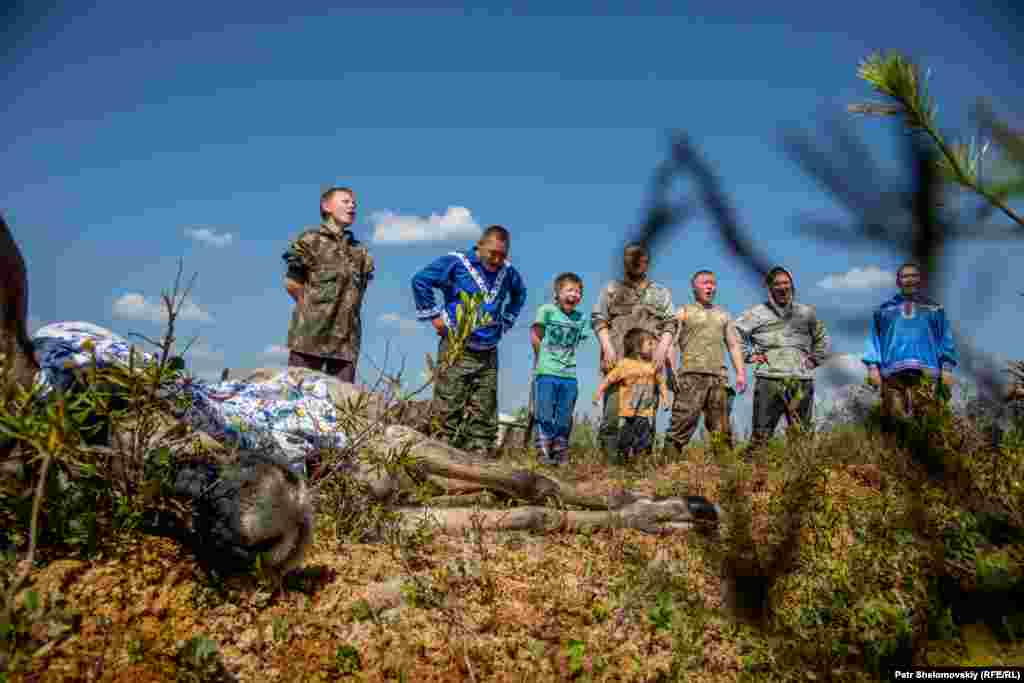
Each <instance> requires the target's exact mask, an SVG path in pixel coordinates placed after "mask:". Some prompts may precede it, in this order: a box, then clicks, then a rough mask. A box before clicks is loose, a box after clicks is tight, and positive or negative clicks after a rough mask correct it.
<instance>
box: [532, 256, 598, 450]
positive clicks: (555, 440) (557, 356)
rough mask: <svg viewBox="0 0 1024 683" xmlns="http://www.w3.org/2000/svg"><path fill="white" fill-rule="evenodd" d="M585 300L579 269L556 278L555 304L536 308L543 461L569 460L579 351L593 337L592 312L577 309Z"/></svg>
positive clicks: (536, 391) (536, 376)
mask: <svg viewBox="0 0 1024 683" xmlns="http://www.w3.org/2000/svg"><path fill="white" fill-rule="evenodd" d="M582 299H583V280H581V279H580V276H579V275H576V274H575V273H562V274H561V275H559V276H558V277H557V278H555V302H554V303H553V304H542V305H541V306H539V307H538V308H537V318H536V319H535V320H534V322H533V327H531V328H530V343H532V344H533V352H534V354H535V355H536V365H535V367H536V369H535V371H534V380H533V391H534V394H533V399H534V401H533V402H534V419H535V420H536V425H537V451H538V460H539V461H540V463H541V464H543V465H560V464H562V463H564V462H566V461H567V460H568V452H569V431H570V430H571V429H572V416H573V410H574V409H575V407H576V396H577V394H578V393H579V392H578V388H577V385H576V349H577V347H579V345H580V344H581V343H583V341H584V340H585V339H588V338H589V337H591V336H592V333H591V331H590V323H589V321H588V319H587V316H585V315H583V314H582V313H580V312H579V311H577V310H576V307H577V306H578V305H579V303H580V301H582Z"/></svg>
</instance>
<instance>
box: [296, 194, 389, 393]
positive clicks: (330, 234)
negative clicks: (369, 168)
mask: <svg viewBox="0 0 1024 683" xmlns="http://www.w3.org/2000/svg"><path fill="white" fill-rule="evenodd" d="M355 219H356V195H355V192H353V191H352V190H351V189H349V188H347V187H332V188H330V189H329V190H327V191H326V192H324V193H323V194H322V195H321V196H320V225H319V226H317V227H313V228H309V229H307V230H305V231H304V232H302V233H301V234H300V235H299V236H298V237H296V238H295V239H294V240H292V242H291V243H290V244H289V246H288V250H287V251H286V252H285V253H284V254H283V255H282V258H283V259H284V261H285V263H286V264H287V266H288V272H287V274H286V275H285V281H284V283H285V289H286V290H288V294H289V295H290V296H291V297H292V299H294V300H295V308H294V310H293V311H292V319H291V323H290V324H289V325H288V349H289V354H288V365H289V367H300V368H309V369H310V370H319V371H322V372H325V373H327V374H328V375H333V376H334V377H337V378H338V379H340V380H341V381H343V382H350V383H354V382H355V381H356V364H357V363H358V361H359V350H360V345H361V343H362V334H363V324H362V318H361V314H362V307H363V296H364V295H365V293H366V288H367V286H368V285H369V284H370V281H371V280H372V279H373V272H374V265H373V257H372V256H370V253H369V251H367V249H366V247H365V246H363V244H362V243H361V242H360V241H359V240H357V239H356V238H355V235H354V234H353V233H352V231H351V230H350V229H349V228H350V227H351V225H352V223H354V222H355Z"/></svg>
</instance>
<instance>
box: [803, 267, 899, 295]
mask: <svg viewBox="0 0 1024 683" xmlns="http://www.w3.org/2000/svg"><path fill="white" fill-rule="evenodd" d="M895 282H896V273H892V272H889V271H888V270H882V269H881V268H879V267H878V266H868V267H867V268H852V269H850V270H849V271H847V272H845V273H839V274H837V275H829V276H828V277H826V278H825V279H824V280H822V281H821V282H819V283H818V286H819V287H821V288H822V289H880V288H882V287H888V286H894V285H895Z"/></svg>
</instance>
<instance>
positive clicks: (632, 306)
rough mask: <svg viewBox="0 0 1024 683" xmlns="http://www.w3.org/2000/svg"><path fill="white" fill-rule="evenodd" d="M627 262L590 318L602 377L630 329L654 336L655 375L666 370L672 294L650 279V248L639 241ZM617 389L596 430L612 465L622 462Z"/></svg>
mask: <svg viewBox="0 0 1024 683" xmlns="http://www.w3.org/2000/svg"><path fill="white" fill-rule="evenodd" d="M623 260H624V266H625V267H624V274H625V277H624V279H622V280H612V281H611V282H609V283H608V284H607V285H605V287H604V289H603V290H601V294H600V296H599V298H598V300H597V303H596V304H594V309H593V311H592V312H591V316H590V325H591V327H592V328H593V330H594V333H595V334H596V335H597V339H598V341H599V342H600V344H601V374H602V376H604V375H607V374H608V373H609V372H611V370H612V368H614V367H615V366H616V364H617V363H618V362H619V361H620V360H622V359H623V358H624V357H625V355H624V346H623V340H624V338H625V336H626V333H627V332H629V330H631V329H633V328H637V327H638V328H641V329H644V330H647V331H648V332H650V333H651V334H652V335H653V336H654V338H655V340H656V343H657V347H656V348H655V350H654V352H653V354H652V358H651V361H652V362H653V363H654V366H655V370H656V371H658V372H659V373H660V372H663V369H664V366H665V360H666V358H667V356H668V349H669V346H671V344H672V338H673V336H674V335H675V330H676V321H675V317H674V313H675V309H674V308H673V306H672V292H671V291H669V289H668V288H667V287H665V286H664V285H661V284H659V283H657V282H654V281H652V280H651V279H649V278H648V276H647V270H648V267H649V266H650V255H649V253H648V251H647V247H645V246H643V245H642V244H636V243H634V244H628V245H626V248H625V250H624V252H623ZM619 386H620V385H618V384H613V385H610V386H609V387H608V391H607V393H605V394H604V396H603V400H604V406H603V410H602V413H603V416H602V420H601V429H600V430H599V432H598V440H599V441H600V443H601V447H602V449H603V450H604V452H605V456H606V457H607V458H608V460H609V461H618V460H619V456H618V452H619V448H618V443H619V427H620V415H619V413H618V409H619V404H620V402H619V400H618V398H617V395H616V394H617V392H618V391H619ZM655 400H657V396H656V397H655ZM655 412H656V411H655Z"/></svg>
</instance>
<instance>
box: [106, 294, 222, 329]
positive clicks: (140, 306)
mask: <svg viewBox="0 0 1024 683" xmlns="http://www.w3.org/2000/svg"><path fill="white" fill-rule="evenodd" d="M113 314H114V317H116V318H127V319H129V320H149V321H151V322H155V323H162V322H165V321H166V320H167V311H166V310H165V309H164V305H163V302H158V301H149V300H148V299H146V297H144V296H143V295H141V294H138V293H135V292H131V293H129V294H124V295H122V296H121V297H120V298H118V300H117V301H115V302H114V306H113ZM178 320H194V321H197V322H204V323H211V322H213V316H211V315H210V314H209V313H207V312H206V311H204V310H203V309H202V308H200V307H199V305H198V304H196V303H195V302H194V301H191V300H188V299H186V300H185V303H184V304H182V306H181V310H180V311H179V313H178Z"/></svg>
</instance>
